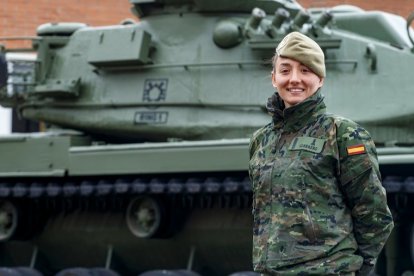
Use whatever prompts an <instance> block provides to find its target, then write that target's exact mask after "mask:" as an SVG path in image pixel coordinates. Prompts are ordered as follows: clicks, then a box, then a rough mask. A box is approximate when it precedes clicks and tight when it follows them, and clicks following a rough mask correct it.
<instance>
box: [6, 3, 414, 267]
mask: <svg viewBox="0 0 414 276" xmlns="http://www.w3.org/2000/svg"><path fill="white" fill-rule="evenodd" d="M130 2H131V6H132V11H133V12H134V13H135V14H136V15H137V16H138V17H139V21H138V22H135V21H134V20H130V19H129V20H125V21H124V22H122V23H121V24H119V25H116V26H106V27H91V26H87V25H85V24H82V23H74V22H71V23H47V24H44V25H41V26H39V27H38V29H37V35H36V37H33V38H31V41H32V48H31V49H28V50H30V51H32V52H34V53H35V54H36V57H35V60H34V62H33V63H31V66H32V67H30V66H23V67H19V66H17V65H18V64H19V61H12V60H9V61H8V65H9V66H8V67H7V66H6V61H5V60H4V57H5V55H6V53H8V52H9V51H10V50H8V49H3V50H2V60H3V61H2V62H0V64H2V65H1V68H2V69H1V73H2V76H1V78H0V79H1V86H2V90H1V93H0V103H1V105H2V106H3V107H13V108H15V110H16V111H17V112H18V113H19V114H20V116H21V117H23V118H26V119H30V120H35V121H39V122H42V129H43V130H44V131H42V132H39V133H20V134H12V135H6V136H2V137H0V153H1V154H0V266H1V267H3V268H2V269H4V270H9V271H14V272H16V273H17V272H18V271H19V270H26V271H29V270H30V271H31V273H35V274H36V273H43V274H45V275H53V274H56V273H63V272H64V271H67V270H68V269H72V272H73V273H75V275H86V274H87V273H102V274H103V275H114V274H115V273H119V274H120V275H139V274H143V275H144V274H145V273H147V275H148V273H152V272H154V273H156V271H158V273H161V274H162V273H164V274H165V275H166V274H168V273H169V274H168V275H192V274H194V275H196V274H200V275H229V274H232V273H236V272H239V273H241V274H239V275H248V271H251V269H252V268H251V236H252V233H251V229H252V218H251V210H250V205H251V188H250V181H249V177H248V173H247V164H248V144H249V137H250V135H251V134H252V133H253V131H254V130H256V129H257V128H259V127H261V126H263V125H265V124H267V123H268V122H269V121H270V117H269V116H268V115H267V114H266V109H265V103H266V99H267V98H268V97H269V96H270V95H271V94H272V93H273V88H272V86H271V81H270V71H271V62H270V58H271V57H272V55H273V53H274V48H275V46H276V45H277V44H278V43H279V42H280V41H281V39H282V37H284V36H285V35H286V34H287V33H289V32H292V31H299V32H302V33H305V34H307V35H308V36H310V37H312V38H313V39H315V41H317V43H319V45H320V46H321V47H322V48H323V50H324V52H325V56H326V64H327V78H326V80H325V85H324V87H323V90H322V92H323V94H324V95H325V97H326V103H327V106H328V110H329V111H330V112H333V113H336V114H339V115H342V116H345V117H349V118H351V119H353V120H355V121H357V122H358V123H360V124H361V125H363V126H364V127H365V128H367V129H368V130H369V131H370V133H371V134H372V136H373V137H374V140H375V142H376V144H377V146H378V153H379V160H380V166H381V173H382V176H383V183H384V186H385V188H386V189H387V191H388V200H389V204H390V207H391V208H392V210H393V214H394V216H395V221H396V225H397V226H396V228H395V231H394V232H393V234H392V236H391V238H390V240H389V242H388V244H387V245H386V247H385V249H384V251H383V253H382V254H381V257H380V258H379V261H378V264H377V266H376V273H377V274H378V275H401V274H402V273H413V272H412V271H414V228H413V222H414V219H413V214H414V213H413V211H412V210H413V209H412V207H413V205H414V201H413V196H414V173H413V172H412V168H414V127H413V119H414V105H413V103H412V97H413V96H412V95H413V93H414V90H413V86H412V85H411V83H412V79H413V74H412V68H413V66H414V46H413V44H414V43H413V31H412V30H411V27H410V25H411V22H412V21H413V18H414V17H413V16H411V18H409V19H408V20H404V19H403V18H401V17H399V16H396V15H392V14H389V13H385V12H381V11H364V10H362V9H359V8H357V7H354V6H337V7H331V8H317V9H307V10H306V9H304V8H303V7H301V6H300V4H299V3H297V2H295V1H293V0H266V1H260V0H239V1H230V0H130ZM6 39H7V38H3V40H6ZM13 64H14V65H16V66H11V65H13ZM7 68H8V69H9V70H7ZM13 68H25V69H24V70H23V71H24V72H23V73H22V72H20V75H19V72H18V70H17V69H14V70H12V69H13ZM28 68H29V69H28ZM30 68H33V70H31V69H30ZM8 71H9V72H8ZM7 72H8V73H9V78H7V75H6V73H7ZM22 75H24V77H22ZM19 76H20V80H25V81H24V83H21V82H19V83H16V80H18V79H19ZM76 273H78V274H76ZM82 273H84V274H82ZM85 273H86V274H85ZM105 273H106V274H105ZM191 273H192V274H191Z"/></svg>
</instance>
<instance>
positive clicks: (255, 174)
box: [249, 32, 393, 275]
mask: <svg viewBox="0 0 414 276" xmlns="http://www.w3.org/2000/svg"><path fill="white" fill-rule="evenodd" d="M273 67H274V68H273V71H272V84H273V86H274V87H275V88H276V89H277V92H276V93H275V94H274V95H273V96H272V97H271V98H270V99H269V101H268V105H267V109H268V111H269V113H270V114H271V115H272V119H273V120H272V122H271V123H270V124H268V125H266V126H264V127H263V128H261V129H259V130H257V131H256V132H255V133H254V135H253V137H252V139H251V143H250V163H249V173H250V178H251V180H252V183H253V216H254V227H253V265H254V269H255V271H257V272H260V273H262V274H264V275H355V274H357V275H368V274H369V272H370V271H371V270H372V268H373V266H374V264H375V262H376V259H377V257H378V255H379V253H380V251H381V249H382V248H383V246H384V244H385V242H386V240H387V238H388V236H389V234H390V232H391V230H392V228H393V220H392V215H391V213H390V210H389V208H388V206H387V199H386V194H385V190H384V188H383V187H382V184H381V176H380V173H379V169H378V160H377V154H376V149H375V145H374V143H373V141H372V139H371V137H370V135H369V134H368V132H367V131H366V130H365V129H363V128H362V127H361V126H359V125H358V124H356V123H354V122H353V121H351V120H348V119H345V118H342V117H339V116H336V115H332V114H328V113H326V112H325V110H326V108H325V104H324V101H323V96H322V94H321V92H320V88H321V87H322V86H323V83H324V78H325V61H324V54H323V51H322V49H321V48H320V47H319V45H318V44H317V43H316V42H315V41H313V40H312V39H310V38H309V37H307V36H305V35H303V34H301V33H298V32H293V33H290V34H288V35H287V36H286V37H285V38H284V39H283V40H282V41H281V42H280V44H279V45H278V47H277V49H276V54H275V56H274V58H273Z"/></svg>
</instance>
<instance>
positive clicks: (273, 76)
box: [272, 71, 276, 88]
mask: <svg viewBox="0 0 414 276" xmlns="http://www.w3.org/2000/svg"><path fill="white" fill-rule="evenodd" d="M272 85H273V87H274V88H276V75H275V72H274V71H272Z"/></svg>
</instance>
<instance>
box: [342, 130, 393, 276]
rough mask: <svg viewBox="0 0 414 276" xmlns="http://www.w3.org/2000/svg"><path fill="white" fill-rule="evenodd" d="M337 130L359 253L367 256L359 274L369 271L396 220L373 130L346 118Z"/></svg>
mask: <svg viewBox="0 0 414 276" xmlns="http://www.w3.org/2000/svg"><path fill="white" fill-rule="evenodd" d="M337 131H338V133H337V134H338V137H337V138H338V140H337V141H338V147H339V155H340V156H339V180H340V183H341V188H342V191H343V192H344V195H345V198H346V201H347V205H348V207H349V208H350V209H351V215H352V219H353V226H354V235H355V239H356V241H357V243H358V252H357V254H359V255H360V256H362V257H363V258H364V263H363V265H362V267H361V269H360V271H359V273H358V274H359V275H368V274H369V272H370V271H371V270H372V268H373V266H374V265H375V262H376V259H377V257H378V255H379V254H380V252H381V250H382V248H383V247H384V245H385V242H386V241H387V239H388V236H389V235H390V233H391V230H392V228H393V227H394V223H393V219H392V215H391V212H390V210H389V208H388V206H387V197H386V193H385V189H384V188H383V186H382V183H381V175H380V172H379V167H378V159H377V153H376V149H375V145H374V142H373V141H372V139H371V137H370V135H369V133H368V132H367V131H366V130H365V129H363V128H361V127H360V126H358V125H357V124H355V123H353V122H343V123H342V124H341V125H340V126H339V128H338V130H337Z"/></svg>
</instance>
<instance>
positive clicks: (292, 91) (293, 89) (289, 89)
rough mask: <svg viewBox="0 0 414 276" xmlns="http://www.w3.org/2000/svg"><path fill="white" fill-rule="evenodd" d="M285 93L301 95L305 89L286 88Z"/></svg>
mask: <svg viewBox="0 0 414 276" xmlns="http://www.w3.org/2000/svg"><path fill="white" fill-rule="evenodd" d="M287 91H289V92H291V93H301V92H304V91H305V89H302V88H288V89H287Z"/></svg>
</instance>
